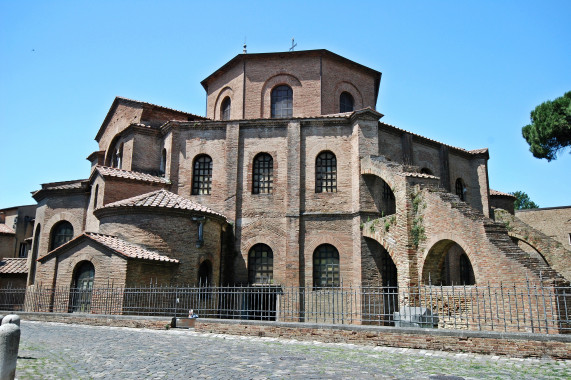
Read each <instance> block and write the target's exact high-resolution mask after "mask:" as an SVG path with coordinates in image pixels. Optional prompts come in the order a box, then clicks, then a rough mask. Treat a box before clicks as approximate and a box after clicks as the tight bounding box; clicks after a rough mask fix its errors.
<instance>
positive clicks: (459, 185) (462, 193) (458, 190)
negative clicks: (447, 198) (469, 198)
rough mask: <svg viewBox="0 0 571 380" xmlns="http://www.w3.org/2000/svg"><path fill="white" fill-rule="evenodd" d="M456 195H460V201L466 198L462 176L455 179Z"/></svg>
mask: <svg viewBox="0 0 571 380" xmlns="http://www.w3.org/2000/svg"><path fill="white" fill-rule="evenodd" d="M456 195H458V196H459V197H460V200H461V201H465V200H466V186H464V181H463V180H462V178H458V179H457V180H456Z"/></svg>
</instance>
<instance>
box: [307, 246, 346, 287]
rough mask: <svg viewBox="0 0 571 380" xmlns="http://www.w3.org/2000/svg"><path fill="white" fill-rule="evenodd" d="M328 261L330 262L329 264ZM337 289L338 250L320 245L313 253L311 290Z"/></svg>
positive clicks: (339, 276)
mask: <svg viewBox="0 0 571 380" xmlns="http://www.w3.org/2000/svg"><path fill="white" fill-rule="evenodd" d="M330 260H331V261H332V262H329V261H330ZM321 261H325V262H321ZM335 261H336V262H335ZM329 272H331V277H330V276H329V274H330V273H329ZM324 274H325V276H324ZM324 279H325V283H323V280H324ZM339 287H341V265H340V258H339V250H338V249H337V248H336V247H335V246H334V245H331V244H321V245H319V246H318V247H317V248H315V250H314V251H313V289H316V290H318V289H323V288H339Z"/></svg>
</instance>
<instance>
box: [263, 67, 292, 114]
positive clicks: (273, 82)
mask: <svg viewBox="0 0 571 380" xmlns="http://www.w3.org/2000/svg"><path fill="white" fill-rule="evenodd" d="M278 85H287V86H289V87H291V89H292V91H293V117H296V105H297V104H296V101H299V100H298V98H299V96H297V94H298V91H299V88H300V87H301V81H300V80H299V79H298V78H296V77H295V76H293V75H291V74H287V73H280V74H277V75H274V76H273V77H271V78H269V79H268V80H266V82H265V83H264V85H263V86H262V93H261V94H260V95H261V98H262V103H261V105H260V107H261V108H260V116H261V117H263V118H266V119H268V118H270V116H271V108H272V107H271V92H272V90H273V89H274V88H275V87H276V86H278ZM297 108H299V107H297Z"/></svg>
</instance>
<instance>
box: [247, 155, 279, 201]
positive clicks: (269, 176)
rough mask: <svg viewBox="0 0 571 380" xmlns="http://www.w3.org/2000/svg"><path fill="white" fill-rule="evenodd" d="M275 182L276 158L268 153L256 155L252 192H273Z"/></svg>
mask: <svg viewBox="0 0 571 380" xmlns="http://www.w3.org/2000/svg"><path fill="white" fill-rule="evenodd" d="M273 184H274V160H273V159H272V156H270V155H269V154H267V153H260V154H258V155H257V156H256V157H254V170H253V173H252V194H271V193H272V191H273Z"/></svg>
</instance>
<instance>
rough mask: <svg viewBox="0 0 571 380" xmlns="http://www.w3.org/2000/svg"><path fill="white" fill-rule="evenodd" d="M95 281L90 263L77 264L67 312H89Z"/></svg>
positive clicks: (93, 269)
mask: <svg viewBox="0 0 571 380" xmlns="http://www.w3.org/2000/svg"><path fill="white" fill-rule="evenodd" d="M94 279H95V266H94V265H93V263H92V262H91V261H88V260H83V261H80V262H79V263H77V265H76V266H75V268H74V270H73V279H72V283H71V287H70V294H69V311H70V312H80V313H88V312H90V311H91V293H92V290H93V281H94Z"/></svg>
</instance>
